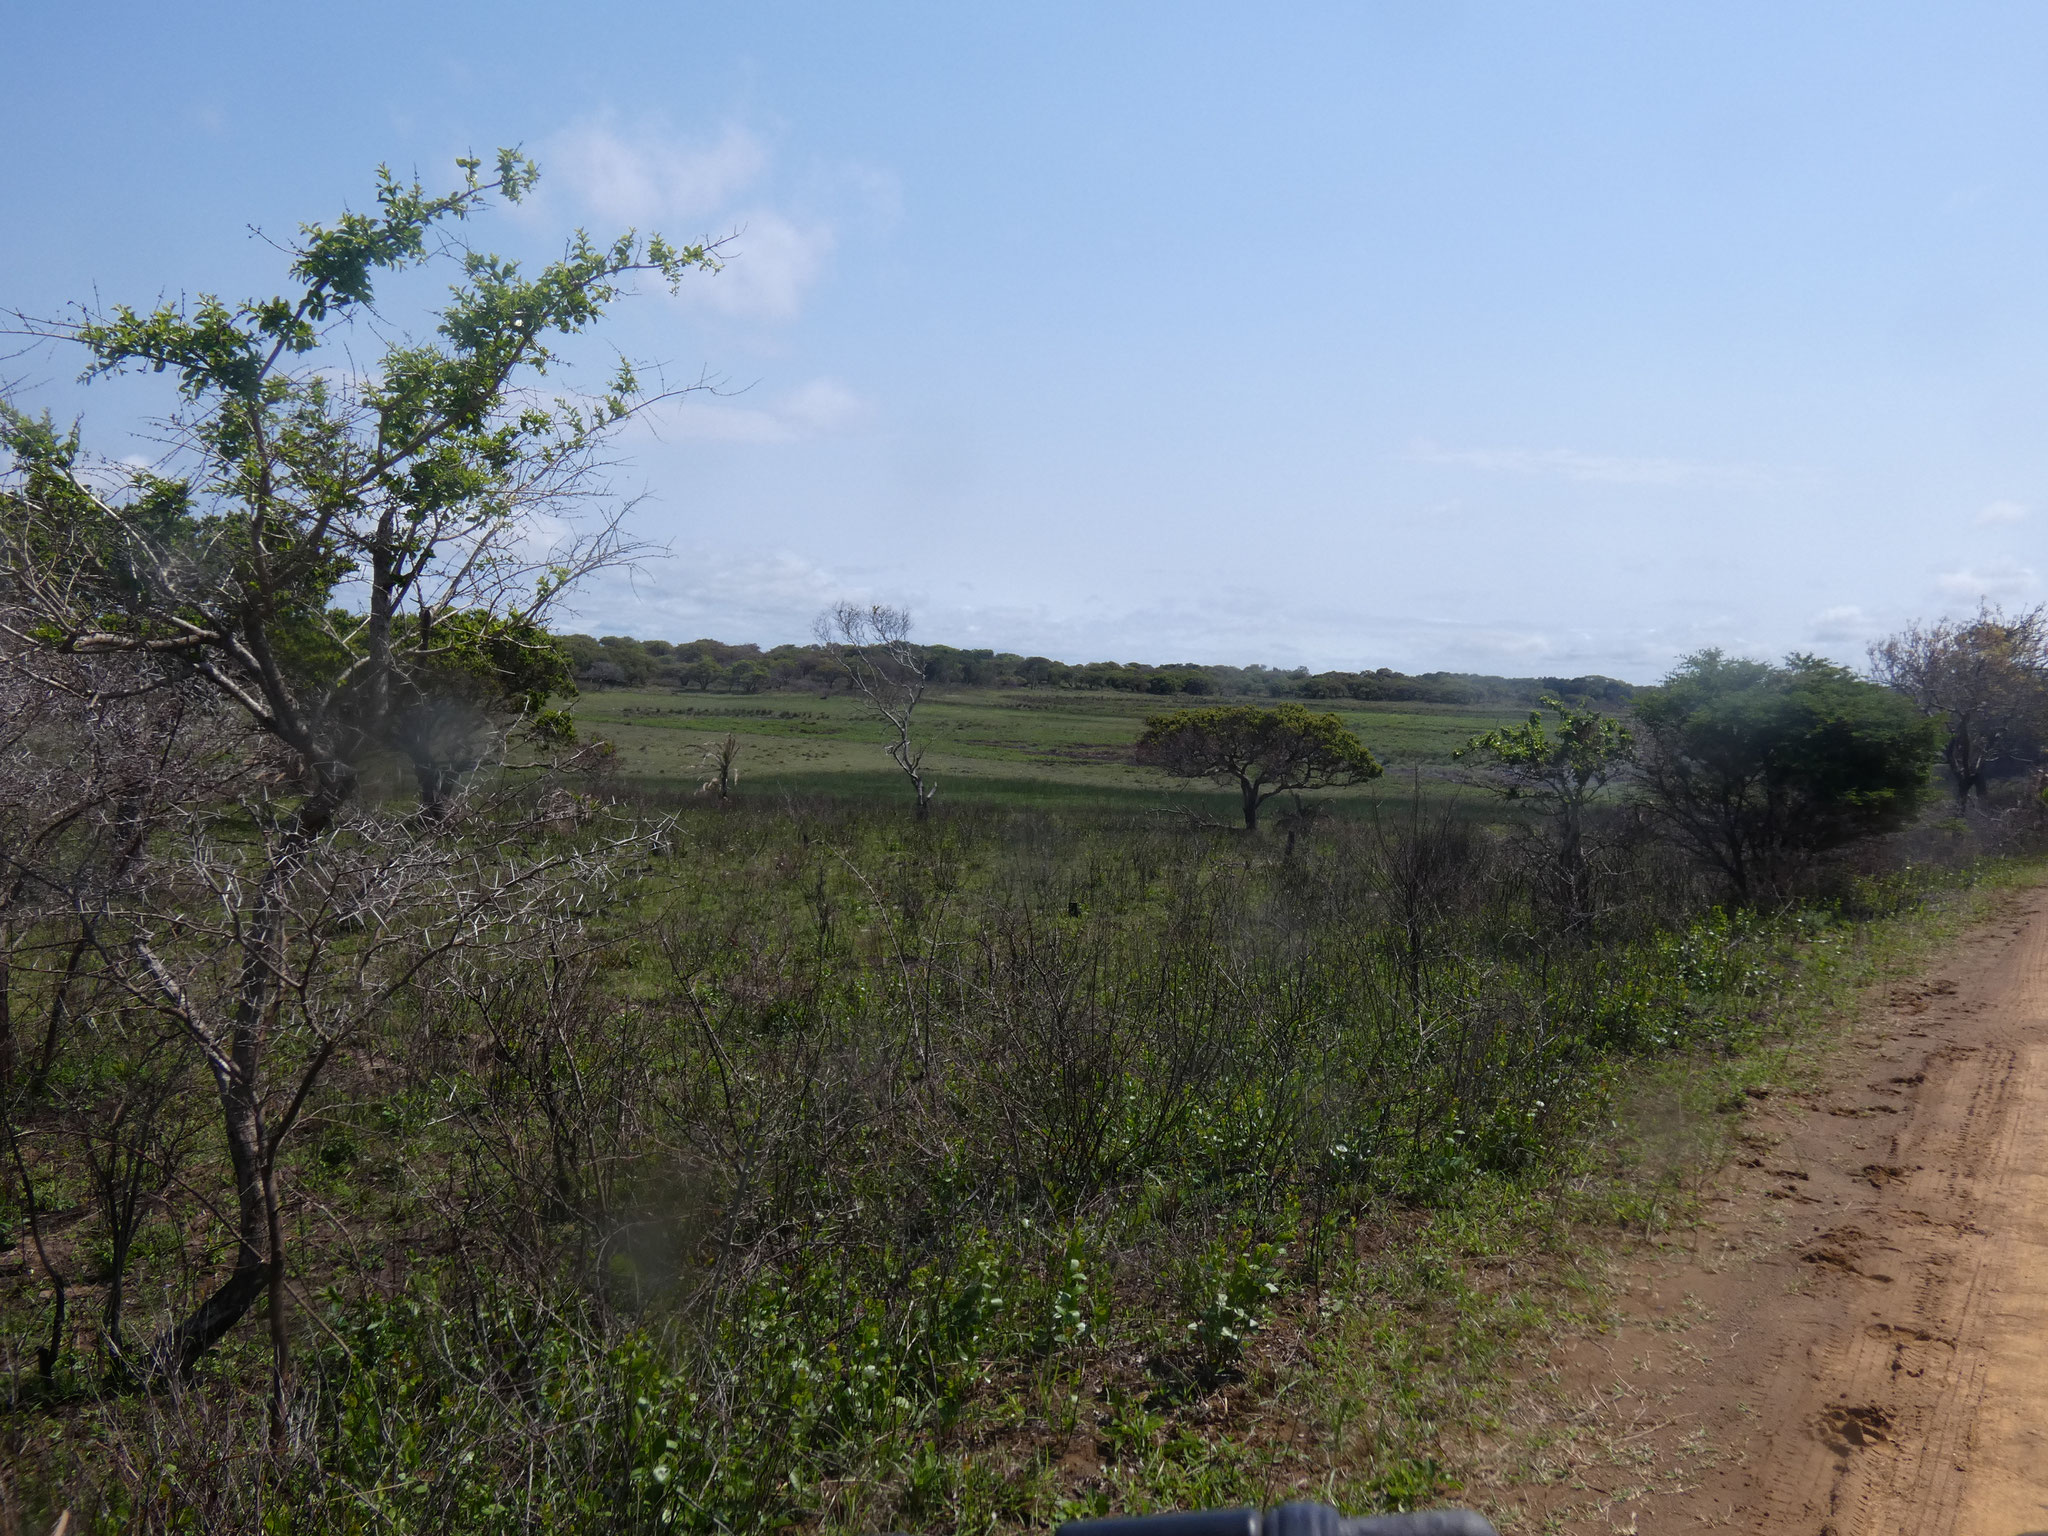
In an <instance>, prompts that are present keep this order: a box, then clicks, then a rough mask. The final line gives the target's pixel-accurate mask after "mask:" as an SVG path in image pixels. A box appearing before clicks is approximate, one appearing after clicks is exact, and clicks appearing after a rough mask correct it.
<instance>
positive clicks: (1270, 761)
mask: <svg viewBox="0 0 2048 1536" xmlns="http://www.w3.org/2000/svg"><path fill="white" fill-rule="evenodd" d="M1135 756H1136V760H1137V762H1138V763H1139V764H1140V765H1142V766H1144V767H1147V768H1157V769H1159V770H1160V771H1161V772H1163V773H1169V774H1171V775H1173V776H1174V777H1175V778H1177V779H1210V780H1213V781H1214V782H1216V783H1218V784H1228V785H1235V786H1236V788H1237V791H1238V797H1239V800H1240V802H1241V804H1242V806H1243V810H1244V824H1245V830H1246V831H1254V830H1256V829H1257V827H1258V825H1259V807H1260V806H1262V805H1264V804H1265V803H1266V802H1267V801H1268V800H1270V799H1272V798H1273V796H1275V795H1278V794H1283V793H1285V792H1288V791H1300V790H1313V789H1335V788H1338V787H1340V786H1343V785H1347V784H1363V783H1365V782H1366V781H1367V780H1368V779H1376V778H1378V777H1379V776H1380V773H1381V771H1382V770H1381V768H1380V764H1379V759H1377V758H1375V757H1374V756H1373V755H1372V753H1371V752H1370V751H1368V750H1367V749H1366V745H1365V743H1364V742H1362V741H1360V740H1359V739H1358V738H1357V737H1356V736H1355V735H1353V734H1352V733H1351V731H1350V730H1349V729H1348V728H1346V726H1345V724H1344V722H1343V721H1342V720H1341V719H1339V718H1338V717H1337V716H1336V715H1333V714H1320V715H1318V714H1312V713H1310V712H1309V711H1308V710H1306V709H1304V708H1303V707H1302V706H1301V705H1299V704H1282V705H1280V706H1279V707H1278V708H1277V709H1258V708H1256V707H1254V706H1252V705H1249V704H1222V705H1217V706H1215V707H1214V708H1211V709H1177V710H1173V711H1170V712H1169V713H1167V714H1163V715H1154V716H1153V717H1152V718H1151V719H1150V720H1147V721H1146V722H1145V729H1144V731H1143V733H1142V734H1141V735H1140V736H1139V737H1138V745H1137V749H1136V753H1135Z"/></svg>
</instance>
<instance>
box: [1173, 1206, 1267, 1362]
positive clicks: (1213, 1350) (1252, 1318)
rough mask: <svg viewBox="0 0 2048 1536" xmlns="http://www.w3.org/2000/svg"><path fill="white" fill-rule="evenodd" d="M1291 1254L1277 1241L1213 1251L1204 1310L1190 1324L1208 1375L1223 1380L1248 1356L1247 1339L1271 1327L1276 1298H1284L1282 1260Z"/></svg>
mask: <svg viewBox="0 0 2048 1536" xmlns="http://www.w3.org/2000/svg"><path fill="white" fill-rule="evenodd" d="M1286 1253H1287V1250H1286V1249H1285V1248H1282V1247H1279V1246H1277V1245H1275V1244H1273V1243H1254V1244H1252V1245H1251V1246H1249V1247H1245V1246H1243V1245H1242V1244H1241V1243H1237V1242H1230V1241H1225V1242H1223V1243H1219V1244H1217V1246H1216V1247H1215V1248H1213V1249H1211V1250H1210V1253H1209V1257H1208V1261H1207V1263H1206V1264H1205V1265H1204V1266H1203V1275H1202V1278H1203V1280H1204V1281H1205V1282H1206V1283H1205V1284H1204V1285H1203V1287H1202V1291H1201V1293H1200V1294H1201V1310H1200V1311H1198V1312H1197V1313H1196V1314H1195V1319H1194V1321H1193V1322H1191V1323H1189V1324H1188V1327H1187V1332H1188V1340H1189V1342H1190V1343H1191V1344H1193V1345H1194V1347H1195V1351H1196V1354H1197V1356H1198V1358H1199V1361H1200V1366H1201V1370H1202V1374H1203V1375H1204V1376H1205V1377H1206V1378H1207V1379H1209V1380H1212V1381H1213V1380H1217V1379H1219V1378H1220V1377H1221V1376H1222V1375H1223V1374H1224V1373H1225V1372H1226V1371H1228V1370H1229V1369H1230V1368H1231V1367H1232V1366H1234V1365H1236V1364H1237V1362H1238V1359H1239V1357H1240V1356H1241V1355H1243V1353H1244V1346H1245V1341H1246V1340H1247V1339H1249V1338H1250V1337H1251V1336H1252V1335H1253V1334H1255V1333H1257V1332H1258V1331H1259V1330H1260V1329H1261V1328H1263V1327H1264V1326H1265V1323H1266V1314H1267V1313H1268V1312H1269V1311H1270V1310H1271V1309H1272V1305H1273V1298H1274V1297H1275V1296H1277V1295H1279V1294H1280V1261H1281V1259H1282V1258H1284V1257H1285V1256H1286Z"/></svg>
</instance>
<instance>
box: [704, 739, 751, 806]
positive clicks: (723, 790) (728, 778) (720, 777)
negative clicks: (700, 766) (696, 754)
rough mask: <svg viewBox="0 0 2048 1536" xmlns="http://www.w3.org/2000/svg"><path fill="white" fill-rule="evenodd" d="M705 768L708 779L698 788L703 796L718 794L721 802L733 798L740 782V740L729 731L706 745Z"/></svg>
mask: <svg viewBox="0 0 2048 1536" xmlns="http://www.w3.org/2000/svg"><path fill="white" fill-rule="evenodd" d="M704 767H705V770H706V772H707V774H708V777H706V779H705V780H704V782H703V783H702V784H700V785H698V786H697V792H698V793H699V794H702V795H708V794H712V793H716V794H717V796H718V798H719V799H721V800H728V799H731V798H732V788H733V786H734V785H735V784H737V783H739V781H740V739H739V737H738V736H736V735H735V734H734V733H733V732H731V731H727V732H726V733H725V735H724V736H722V737H721V738H720V739H718V740H717V741H712V742H706V743H705V745H704Z"/></svg>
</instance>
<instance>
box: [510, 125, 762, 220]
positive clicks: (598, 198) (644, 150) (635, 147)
mask: <svg viewBox="0 0 2048 1536" xmlns="http://www.w3.org/2000/svg"><path fill="white" fill-rule="evenodd" d="M539 158H540V160H541V169H542V171H543V172H544V173H545V174H544V175H543V178H542V181H541V185H542V186H543V187H545V188H547V189H548V190H549V191H550V192H554V193H566V194H568V195H569V196H572V197H574V198H575V200H576V201H577V202H578V203H580V204H582V206H583V207H584V208H585V209H587V210H588V211H589V212H591V213H593V214H595V215H597V216H599V217H601V218H603V219H606V220H609V221H611V222H614V223H622V224H635V225H646V224H648V223H651V222H655V221H658V220H662V219H676V218H682V219H687V220H692V221H694V224H693V226H692V227H696V226H698V225H705V224H707V223H708V221H709V220H711V219H712V218H713V217H714V216H715V215H717V214H720V213H722V212H723V211H724V210H725V209H727V208H728V207H729V206H730V205H731V203H732V201H733V199H734V198H736V197H738V196H740V195H741V194H743V193H744V192H745V191H746V190H747V189H748V188H749V187H751V186H752V185H753V184H754V183H755V182H756V181H758V180H759V179H760V177H761V176H762V174H763V173H764V172H765V171H766V170H767V169H768V149H767V146H766V145H764V144H762V142H761V141H760V140H759V139H758V138H756V137H755V136H754V135H753V134H751V133H748V132H747V131H746V130H745V129H742V128H727V129H726V130H725V132H724V133H722V134H720V135H719V137H718V138H717V139H715V140H713V141H711V142H710V143H708V144H690V143H685V142H681V141H678V140H675V139H672V138H669V137H667V136H665V135H663V134H660V133H657V132H653V131H651V130H646V129H642V130H640V131H638V132H635V133H632V134H625V133H620V132H618V131H617V130H616V129H614V128H612V127H610V126H609V125H607V124H603V123H585V124H581V125H579V126H577V127H574V128H570V129H567V130H565V131H563V132H562V133H559V134H556V135H555V136H554V138H552V139H550V140H549V141H548V143H547V145H546V146H545V147H544V149H543V151H542V153H541V155H540V157H539ZM669 233H671V234H672V235H673V236H674V237H675V238H677V239H683V238H686V236H685V235H684V234H683V232H682V231H679V230H678V231H670V232H669Z"/></svg>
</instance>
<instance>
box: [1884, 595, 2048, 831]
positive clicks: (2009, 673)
mask: <svg viewBox="0 0 2048 1536" xmlns="http://www.w3.org/2000/svg"><path fill="white" fill-rule="evenodd" d="M1870 671H1871V676H1872V677H1874V678H1875V679H1876V680H1877V681H1878V682H1880V683H1883V684H1884V685H1885V686H1886V687H1888V688H1892V689H1896V690H1897V691H1898V692H1900V693H1902V694H1904V695H1905V696H1906V697H1907V698H1909V699H1911V700H1912V701H1913V703H1914V704H1915V705H1916V706H1917V707H1918V708H1919V710H1920V712H1921V713H1922V714H1923V715H1926V716H1928V717H1929V718H1930V719H1933V720H1937V721H1939V722H1940V723H1941V726H1942V730H1943V732H1944V736H1943V740H1942V748H1941V756H1942V762H1943V763H1944V764H1945V765H1946V766H1947V768H1948V772H1949V785H1950V788H1951V789H1952V791H1953V792H1954V794H1955V797H1956V814H1957V815H1958V816H1960V815H1963V814H1964V813H1966V812H1967V811H1968V809H1969V805H1970V796H1971V794H1972V793H1973V792H1974V793H1975V794H1976V796H1977V799H1978V802H1979V804H1981V803H1982V802H1983V798H1984V790H1985V774H1986V770H1987V769H1988V768H1989V767H1990V766H1991V765H1993V764H1995V763H1997V762H1998V761H1999V760H2001V759H2002V758H2009V757H2012V756H2014V755H2016V750H2015V749H2018V748H2020V747H2022V746H2023V745H2024V746H2032V745H2036V744H2037V742H2036V741H2035V738H2037V737H2038V735H2039V734H2040V732H2041V731H2042V729H2043V728H2044V726H2048V605H2037V606H2035V607H2033V608H2027V609H2023V610H2021V611H2020V612H2018V613H2014V614H2007V613H2005V612H2003V611H2002V610H2001V609H1999V608H1998V607H1997V606H1996V605H1995V604H1992V603H1984V604H1981V605H1980V606H1979V607H1978V609H1977V612H1976V615H1975V616H1974V617H1972V618H1967V619H1941V620H1938V621H1936V622H1935V623H1933V624H1928V625H1925V626H1922V625H1921V624H1919V623H1913V624H1909V625H1907V626H1906V628H1904V629H1903V630H1901V631H1900V632H1899V633H1898V634H1896V635H1893V636H1892V637H1891V638H1890V639H1888V640H1883V641H1879V642H1878V643H1876V644H1874V645H1872V646H1871V647H1870Z"/></svg>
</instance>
